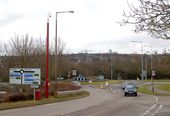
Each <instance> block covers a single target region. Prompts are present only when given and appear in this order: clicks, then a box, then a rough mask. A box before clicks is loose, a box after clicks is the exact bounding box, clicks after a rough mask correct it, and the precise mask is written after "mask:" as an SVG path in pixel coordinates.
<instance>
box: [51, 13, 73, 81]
mask: <svg viewBox="0 0 170 116" xmlns="http://www.w3.org/2000/svg"><path fill="white" fill-rule="evenodd" d="M60 13H74V11H61V12H56V32H55V34H56V36H55V65H54V70H55V79H56V81H57V15H58V14H60Z"/></svg>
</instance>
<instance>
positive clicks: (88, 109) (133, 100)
mask: <svg viewBox="0 0 170 116" xmlns="http://www.w3.org/2000/svg"><path fill="white" fill-rule="evenodd" d="M84 89H85V90H88V91H90V93H91V95H90V96H89V97H85V98H81V99H76V100H71V101H65V102H60V103H53V104H47V105H41V106H32V107H26V108H18V109H12V110H4V111H0V116H170V97H156V96H152V95H145V94H141V93H139V94H138V96H137V97H134V96H128V97H124V96H123V93H122V90H120V85H113V86H112V90H110V89H97V88H93V87H87V86H86V87H84Z"/></svg>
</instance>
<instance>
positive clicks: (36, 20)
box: [0, 0, 170, 53]
mask: <svg viewBox="0 0 170 116" xmlns="http://www.w3.org/2000/svg"><path fill="white" fill-rule="evenodd" d="M129 1H130V2H132V1H133V2H134V1H135V0H129ZM136 1H137V0H136ZM134 4H135V3H134ZM70 10H71V11H74V13H73V14H72V13H63V14H58V18H57V19H58V36H59V37H60V38H61V39H62V40H63V41H64V42H65V43H66V48H67V50H66V51H67V52H70V53H73V52H76V53H77V52H82V51H83V50H89V52H93V53H94V52H97V53H102V52H109V49H111V50H112V51H113V52H115V51H117V52H118V53H135V52H137V53H140V50H141V45H140V43H132V42H131V41H142V42H143V43H144V44H146V45H150V44H151V45H152V46H153V50H158V51H159V52H161V51H162V50H163V49H164V48H166V49H169V48H170V41H169V40H161V39H154V38H151V37H150V36H149V35H147V34H146V33H141V34H136V33H134V32H133V31H132V30H133V27H132V26H123V27H122V26H120V25H119V24H118V23H117V22H118V21H120V20H121V19H122V14H123V10H125V11H128V6H127V0H116V1H115V0H0V43H4V42H8V41H9V40H10V38H11V37H14V35H25V34H29V35H30V36H32V37H34V38H35V39H38V38H40V37H41V38H42V39H44V40H45V37H46V22H47V15H48V12H50V13H51V18H50V44H51V45H52V44H53V45H54V38H55V18H56V16H55V12H60V11H70ZM144 49H145V50H150V48H144Z"/></svg>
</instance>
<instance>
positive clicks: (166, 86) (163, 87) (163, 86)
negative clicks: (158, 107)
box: [156, 84, 170, 92]
mask: <svg viewBox="0 0 170 116" xmlns="http://www.w3.org/2000/svg"><path fill="white" fill-rule="evenodd" d="M156 88H158V89H161V90H163V91H167V92H170V84H161V85H158V86H156Z"/></svg>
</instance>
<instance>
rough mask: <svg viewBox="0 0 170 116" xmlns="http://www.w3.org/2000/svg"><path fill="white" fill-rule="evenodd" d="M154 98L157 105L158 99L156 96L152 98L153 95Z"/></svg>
mask: <svg viewBox="0 0 170 116" xmlns="http://www.w3.org/2000/svg"><path fill="white" fill-rule="evenodd" d="M152 96H153V97H154V98H155V100H156V103H158V100H159V99H158V98H157V97H156V96H154V95H152Z"/></svg>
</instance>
